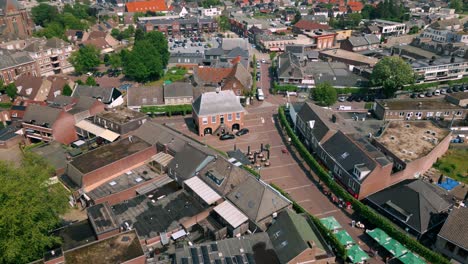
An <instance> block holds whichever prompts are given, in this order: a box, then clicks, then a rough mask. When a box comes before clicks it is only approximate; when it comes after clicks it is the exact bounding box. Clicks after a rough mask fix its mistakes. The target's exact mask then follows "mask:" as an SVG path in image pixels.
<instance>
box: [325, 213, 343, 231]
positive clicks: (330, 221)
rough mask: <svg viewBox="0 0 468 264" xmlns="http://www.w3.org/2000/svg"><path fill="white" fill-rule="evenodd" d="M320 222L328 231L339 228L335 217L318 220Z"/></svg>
mask: <svg viewBox="0 0 468 264" xmlns="http://www.w3.org/2000/svg"><path fill="white" fill-rule="evenodd" d="M320 222H322V224H323V225H324V226H325V227H326V228H327V229H328V230H336V229H339V228H341V225H340V223H338V221H336V219H335V217H333V216H329V217H324V218H322V219H320Z"/></svg>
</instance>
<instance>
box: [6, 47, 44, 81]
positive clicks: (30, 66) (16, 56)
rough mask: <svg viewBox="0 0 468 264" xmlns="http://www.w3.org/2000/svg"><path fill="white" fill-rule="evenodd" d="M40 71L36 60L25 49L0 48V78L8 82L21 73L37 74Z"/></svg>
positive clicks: (27, 74)
mask: <svg viewBox="0 0 468 264" xmlns="http://www.w3.org/2000/svg"><path fill="white" fill-rule="evenodd" d="M40 74H41V73H40V71H39V67H38V65H37V63H36V61H35V60H34V59H33V58H31V56H29V54H28V53H27V52H25V51H18V52H15V51H10V50H6V49H0V80H1V81H3V83H4V84H10V83H12V82H14V81H15V80H16V78H18V77H19V76H21V75H26V76H34V77H35V76H39V75H40Z"/></svg>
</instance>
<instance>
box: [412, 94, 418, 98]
mask: <svg viewBox="0 0 468 264" xmlns="http://www.w3.org/2000/svg"><path fill="white" fill-rule="evenodd" d="M416 97H418V95H417V94H415V93H412V94H411V95H410V98H416Z"/></svg>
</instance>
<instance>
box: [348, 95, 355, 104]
mask: <svg viewBox="0 0 468 264" xmlns="http://www.w3.org/2000/svg"><path fill="white" fill-rule="evenodd" d="M354 98H355V97H354V95H351V96H349V97H348V99H346V101H348V102H352V101H353V100H354Z"/></svg>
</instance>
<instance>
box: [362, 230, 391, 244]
mask: <svg viewBox="0 0 468 264" xmlns="http://www.w3.org/2000/svg"><path fill="white" fill-rule="evenodd" d="M366 233H367V234H368V235H369V236H370V237H372V239H374V240H375V241H377V243H379V244H380V245H383V244H385V243H387V242H388V241H389V240H390V239H392V238H391V237H389V236H388V235H387V233H385V232H384V231H383V230H382V229H380V228H375V229H374V230H367V231H366Z"/></svg>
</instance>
